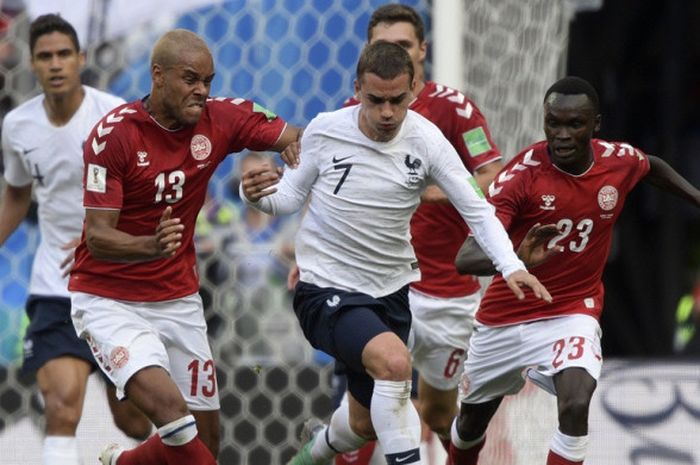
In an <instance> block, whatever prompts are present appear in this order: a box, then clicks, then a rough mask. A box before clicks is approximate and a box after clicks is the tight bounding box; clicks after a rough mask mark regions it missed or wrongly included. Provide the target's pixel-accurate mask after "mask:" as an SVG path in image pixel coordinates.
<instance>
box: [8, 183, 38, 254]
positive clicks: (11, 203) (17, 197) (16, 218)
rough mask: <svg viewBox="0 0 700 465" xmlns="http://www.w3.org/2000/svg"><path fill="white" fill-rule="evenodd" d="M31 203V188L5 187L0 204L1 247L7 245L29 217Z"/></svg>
mask: <svg viewBox="0 0 700 465" xmlns="http://www.w3.org/2000/svg"><path fill="white" fill-rule="evenodd" d="M31 202H32V199H31V187H29V188H27V189H25V188H20V189H18V188H12V187H10V186H5V189H4V190H3V197H2V202H0V245H2V244H4V243H5V241H6V240H7V238H8V237H10V235H11V234H12V233H13V232H14V231H15V230H16V229H17V227H18V226H19V225H20V223H21V222H22V220H23V219H24V218H25V217H26V216H27V212H28V211H29V206H30V205H31Z"/></svg>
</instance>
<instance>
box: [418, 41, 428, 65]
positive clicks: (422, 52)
mask: <svg viewBox="0 0 700 465" xmlns="http://www.w3.org/2000/svg"><path fill="white" fill-rule="evenodd" d="M418 50H419V51H420V54H419V55H418V61H420V62H421V63H423V62H425V57H426V56H427V55H428V42H427V41H425V40H424V41H423V42H421V44H420V45H419V46H418Z"/></svg>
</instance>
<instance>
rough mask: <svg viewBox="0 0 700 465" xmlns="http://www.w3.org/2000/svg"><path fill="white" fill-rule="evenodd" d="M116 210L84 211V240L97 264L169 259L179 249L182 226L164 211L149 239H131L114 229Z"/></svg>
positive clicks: (136, 237) (146, 237)
mask: <svg viewBox="0 0 700 465" xmlns="http://www.w3.org/2000/svg"><path fill="white" fill-rule="evenodd" d="M118 221H119V211H118V210H93V209H89V208H88V209H86V210H85V240H86V244H87V247H88V249H89V250H90V253H91V254H92V255H93V257H95V258H96V259H98V260H110V261H124V262H132V261H148V260H155V259H157V258H165V257H172V256H173V255H175V253H176V252H177V249H178V248H179V247H180V246H181V245H182V231H183V230H184V226H183V225H182V224H181V223H180V218H172V207H167V208H166V209H165V210H164V211H163V214H162V215H161V217H160V220H159V222H158V224H157V225H155V228H154V234H153V235H149V236H133V235H131V234H128V233H125V232H123V231H120V230H118V229H117V222H118Z"/></svg>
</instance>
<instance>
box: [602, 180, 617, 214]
mask: <svg viewBox="0 0 700 465" xmlns="http://www.w3.org/2000/svg"><path fill="white" fill-rule="evenodd" d="M617 199H618V194H617V189H615V188H614V187H613V186H603V187H601V188H600V190H599V191H598V205H600V208H602V209H603V210H605V211H610V210H612V209H613V208H615V206H616V205H617Z"/></svg>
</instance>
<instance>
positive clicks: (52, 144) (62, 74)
mask: <svg viewBox="0 0 700 465" xmlns="http://www.w3.org/2000/svg"><path fill="white" fill-rule="evenodd" d="M29 47H30V52H31V65H32V70H33V71H34V74H35V75H36V77H37V79H38V81H39V84H40V85H41V87H42V89H43V93H42V94H41V95H38V96H36V97H34V98H32V99H31V100H29V101H27V102H25V103H24V104H22V105H20V106H19V107H17V108H15V109H14V110H12V111H11V112H10V113H8V114H7V116H6V117H5V120H4V121H3V127H2V149H3V150H2V151H3V161H4V163H5V182H6V184H5V188H4V192H3V196H2V201H1V202H0V244H3V243H4V242H5V241H6V240H7V238H8V237H9V236H10V234H12V232H13V231H15V229H17V227H18V226H19V224H20V223H21V221H22V219H23V218H24V217H25V216H26V214H27V211H28V209H29V206H30V203H31V198H32V190H33V191H34V194H35V196H36V201H37V203H38V210H39V228H40V231H41V242H40V243H39V248H38V250H37V251H36V256H35V260H34V266H33V267H32V275H31V281H30V285H29V294H30V296H29V299H28V301H27V307H26V309H27V314H28V316H29V319H30V324H29V327H28V329H27V334H26V336H25V339H24V363H23V366H22V369H23V371H24V372H36V379H37V383H38V385H39V389H40V390H41V394H42V397H43V399H44V404H45V415H46V437H45V439H44V448H43V458H42V463H43V464H44V465H49V464H51V465H77V464H78V463H80V462H81V460H80V458H79V451H78V444H77V440H76V438H75V432H76V428H77V426H78V422H79V421H80V416H81V412H82V408H83V402H84V398H85V387H86V383H87V378H88V375H89V374H90V372H91V371H92V370H94V369H95V368H96V367H97V365H96V362H95V358H94V357H93V355H92V352H91V350H90V348H89V347H88V344H87V343H86V342H85V341H83V340H81V339H79V338H78V337H77V335H76V332H75V329H74V328H73V323H72V322H71V320H70V298H69V294H68V287H67V283H68V280H67V278H66V277H65V276H64V274H65V273H64V272H63V271H62V269H61V268H62V264H63V266H68V267H70V262H71V257H72V253H73V247H75V244H76V242H77V240H78V238H79V237H80V229H81V227H82V224H83V217H84V210H83V208H82V207H81V199H82V194H83V191H82V187H81V178H82V174H83V159H82V146H83V143H84V141H85V139H86V138H87V136H88V134H89V133H90V130H91V129H92V127H93V126H94V125H95V123H96V122H97V121H98V120H99V119H100V118H101V117H102V116H103V115H104V114H105V113H107V112H108V111H109V110H111V109H112V108H114V107H115V106H117V105H120V104H121V103H123V101H122V100H121V99H119V98H117V97H114V96H112V95H109V94H106V93H104V92H101V91H98V90H96V89H93V88H91V87H88V86H83V85H81V83H80V70H81V68H82V67H83V65H84V62H85V58H84V55H83V54H82V53H81V52H80V49H79V45H78V38H77V35H76V32H75V30H74V29H73V27H72V26H71V25H70V24H69V23H68V22H66V21H65V20H64V19H62V18H61V17H59V16H57V15H54V14H49V15H44V16H40V17H38V18H37V19H36V20H34V22H33V23H32V24H31V27H30V32H29ZM107 393H108V399H109V400H110V401H109V404H110V407H111V408H112V413H113V414H114V419H115V421H116V423H117V425H118V426H119V427H120V428H121V429H123V430H124V431H125V432H126V433H127V434H128V435H130V436H132V437H135V438H137V439H143V438H145V437H147V436H148V434H149V433H150V430H151V423H150V421H148V419H147V418H146V417H145V416H143V414H141V413H140V412H139V411H138V410H137V409H135V408H134V406H133V405H131V403H130V402H117V400H116V397H115V389H114V386H113V385H112V384H111V383H108V389H107Z"/></svg>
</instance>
